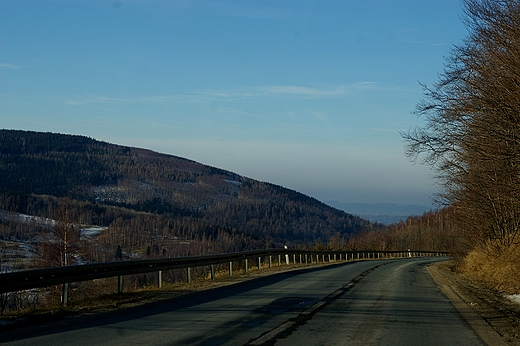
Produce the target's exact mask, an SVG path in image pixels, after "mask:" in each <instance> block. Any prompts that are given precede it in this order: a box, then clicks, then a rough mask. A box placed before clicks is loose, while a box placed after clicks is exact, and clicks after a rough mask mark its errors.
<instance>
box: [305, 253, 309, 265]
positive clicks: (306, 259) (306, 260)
mask: <svg viewBox="0 0 520 346" xmlns="http://www.w3.org/2000/svg"><path fill="white" fill-rule="evenodd" d="M308 263H309V261H308V258H307V254H305V264H308Z"/></svg>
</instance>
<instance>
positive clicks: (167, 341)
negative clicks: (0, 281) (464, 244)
mask: <svg viewBox="0 0 520 346" xmlns="http://www.w3.org/2000/svg"><path fill="white" fill-rule="evenodd" d="M439 260H441V259H439V258H410V259H395V260H372V261H361V262H355V263H353V262H351V263H343V264H339V265H333V266H329V267H324V268H321V269H307V270H303V271H298V272H288V273H282V274H277V275H272V276H268V277H263V278H260V279H255V280H252V281H249V282H246V283H241V284H238V285H235V286H232V287H226V288H219V289H215V290H211V291H207V292H205V293H200V294H195V295H191V296H189V297H188V298H185V299H181V300H179V299H175V300H172V301H166V302H164V303H162V304H160V305H154V306H151V307H150V306H149V307H141V308H137V309H134V310H131V311H129V312H128V311H127V312H126V313H125V314H117V315H109V316H105V317H103V318H99V319H95V320H90V321H87V322H82V323H76V324H74V323H67V324H66V325H65V326H63V327H59V328H55V329H50V330H49V329H45V330H44V331H43V332H42V331H38V330H34V332H33V333H27V334H25V335H24V336H23V337H22V338H18V339H16V340H11V341H8V342H6V343H5V344H6V345H86V346H93V345H125V346H126V345H207V346H209V345H300V346H303V345H363V346H367V345H484V343H483V342H482V341H481V340H480V339H479V338H478V336H477V335H476V334H475V333H474V331H473V330H472V329H471V328H470V327H469V325H468V324H467V323H466V321H465V320H464V319H463V318H462V317H461V316H460V315H459V313H458V312H457V310H456V309H455V308H454V307H453V306H452V304H451V303H450V301H449V300H448V299H447V298H446V297H445V296H444V295H443V294H442V293H441V291H440V290H439V289H438V287H437V286H436V284H435V283H434V281H433V279H432V278H431V277H430V276H429V274H428V273H427V272H426V267H427V265H428V264H430V263H432V262H435V261H439ZM0 340H1V337H0Z"/></svg>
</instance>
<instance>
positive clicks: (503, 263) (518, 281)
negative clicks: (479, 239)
mask: <svg viewBox="0 0 520 346" xmlns="http://www.w3.org/2000/svg"><path fill="white" fill-rule="evenodd" d="M460 268H461V271H462V273H463V274H464V275H465V276H467V277H468V278H469V279H471V280H474V281H477V282H480V283H482V284H483V285H485V286H486V287H489V288H491V289H494V290H497V291H500V292H502V293H506V294H520V245H518V244H517V245H512V246H510V247H508V248H503V249H495V248H493V247H491V246H487V247H484V248H477V249H475V250H473V251H471V252H470V253H469V254H468V255H467V256H466V258H464V260H463V261H462V263H461V267H460Z"/></svg>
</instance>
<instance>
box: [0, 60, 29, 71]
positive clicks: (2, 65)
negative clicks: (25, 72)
mask: <svg viewBox="0 0 520 346" xmlns="http://www.w3.org/2000/svg"><path fill="white" fill-rule="evenodd" d="M0 68H4V69H7V70H20V69H23V68H25V66H22V65H15V64H7V63H2V62H0Z"/></svg>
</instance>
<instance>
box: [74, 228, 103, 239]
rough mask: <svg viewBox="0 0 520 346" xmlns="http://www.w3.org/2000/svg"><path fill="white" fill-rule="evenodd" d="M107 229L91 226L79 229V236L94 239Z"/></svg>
mask: <svg viewBox="0 0 520 346" xmlns="http://www.w3.org/2000/svg"><path fill="white" fill-rule="evenodd" d="M107 228H108V227H101V226H91V227H86V228H81V229H80V232H81V236H82V237H85V238H90V237H95V236H97V235H99V234H100V233H101V232H103V231H105V230H106V229H107Z"/></svg>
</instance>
